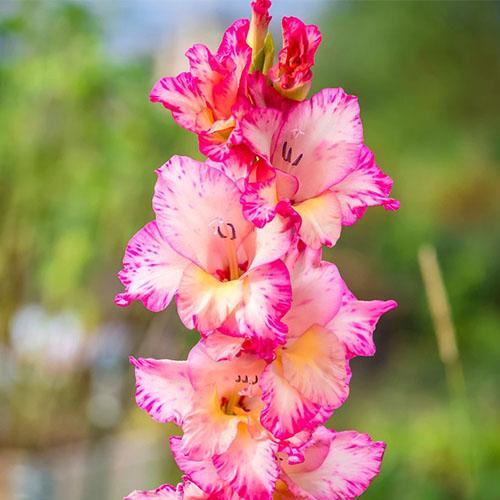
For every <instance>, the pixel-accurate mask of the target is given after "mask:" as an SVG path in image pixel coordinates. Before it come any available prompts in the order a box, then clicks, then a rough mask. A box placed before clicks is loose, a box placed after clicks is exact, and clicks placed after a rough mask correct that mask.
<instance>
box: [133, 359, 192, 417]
mask: <svg viewBox="0 0 500 500" xmlns="http://www.w3.org/2000/svg"><path fill="white" fill-rule="evenodd" d="M130 363H131V364H132V365H133V366H134V367H135V379H136V393H135V398H136V401H137V405H138V406H139V408H141V409H143V410H145V411H146V412H148V413H149V414H150V415H151V417H153V418H154V419H155V420H156V421H158V422H162V423H164V422H174V423H175V424H177V425H179V426H182V424H183V422H184V420H185V418H186V416H187V415H188V414H189V413H190V411H191V408H192V404H193V398H194V391H193V388H192V386H191V382H190V380H189V375H188V365H187V361H172V360H169V359H145V358H138V359H136V358H134V357H132V356H131V357H130Z"/></svg>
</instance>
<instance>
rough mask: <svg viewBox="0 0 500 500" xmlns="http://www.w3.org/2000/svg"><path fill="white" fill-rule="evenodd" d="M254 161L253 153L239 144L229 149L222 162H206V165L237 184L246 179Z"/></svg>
mask: <svg viewBox="0 0 500 500" xmlns="http://www.w3.org/2000/svg"><path fill="white" fill-rule="evenodd" d="M254 160H255V153H253V152H252V151H251V150H250V149H249V148H248V147H247V146H245V145H244V144H239V145H236V146H232V147H231V148H230V149H229V151H228V154H227V156H226V157H225V158H224V161H212V160H207V162H206V163H207V165H210V166H211V167H214V168H217V169H218V170H220V171H221V172H224V173H225V174H226V175H227V176H228V177H229V178H230V179H231V180H232V181H234V182H235V183H237V184H239V183H240V182H241V181H244V180H245V179H246V178H247V177H248V175H249V172H250V170H251V169H252V166H253V162H254Z"/></svg>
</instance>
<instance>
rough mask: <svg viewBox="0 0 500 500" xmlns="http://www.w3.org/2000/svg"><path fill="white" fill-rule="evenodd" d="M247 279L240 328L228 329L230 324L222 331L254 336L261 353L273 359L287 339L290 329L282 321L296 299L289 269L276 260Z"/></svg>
mask: <svg viewBox="0 0 500 500" xmlns="http://www.w3.org/2000/svg"><path fill="white" fill-rule="evenodd" d="M244 279H245V288H244V299H243V303H242V304H240V305H239V306H238V308H237V309H236V310H235V312H234V319H235V323H236V325H237V331H232V332H227V331H226V330H225V329H224V328H225V326H226V325H224V326H223V327H222V328H221V331H223V332H224V331H226V333H230V334H232V335H236V336H238V335H240V336H246V337H248V338H250V339H251V340H252V341H254V342H255V346H254V347H255V349H256V350H257V352H258V353H259V354H261V355H262V357H264V358H269V357H270V356H272V353H273V351H274V349H275V347H276V346H278V345H281V344H283V343H284V342H285V340H286V334H287V331H288V328H287V327H286V325H285V324H284V323H283V322H282V321H281V319H282V318H283V316H284V315H285V313H286V312H287V311H288V310H289V309H290V305H291V301H292V292H291V287H290V276H289V274H288V269H287V268H286V266H285V264H283V262H281V261H275V262H272V263H270V264H265V265H263V266H260V267H257V268H255V269H252V270H251V271H249V272H247V273H246V274H245V275H244Z"/></svg>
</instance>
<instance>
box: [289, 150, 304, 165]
mask: <svg viewBox="0 0 500 500" xmlns="http://www.w3.org/2000/svg"><path fill="white" fill-rule="evenodd" d="M303 156H304V155H303V153H300V155H299V156H297V158H295V161H294V162H293V163H292V166H293V167H296V166H297V165H298V164H299V163H300V160H302V157H303Z"/></svg>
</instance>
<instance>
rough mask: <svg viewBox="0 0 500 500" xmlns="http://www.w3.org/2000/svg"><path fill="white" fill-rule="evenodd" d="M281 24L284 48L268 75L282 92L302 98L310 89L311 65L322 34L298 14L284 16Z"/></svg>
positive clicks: (286, 95) (288, 95)
mask: <svg viewBox="0 0 500 500" xmlns="http://www.w3.org/2000/svg"><path fill="white" fill-rule="evenodd" d="M282 27H283V48H282V49H281V50H280V52H279V55H278V62H277V63H276V64H275V65H274V66H273V67H272V68H271V69H270V70H269V74H268V76H269V78H270V80H271V81H272V82H273V84H274V88H275V89H276V90H277V91H278V92H279V93H280V94H282V95H284V96H285V97H288V98H289V99H295V100H297V101H301V100H303V99H305V97H306V96H307V93H308V92H309V89H310V88H311V83H312V71H311V68H312V66H313V64H314V55H315V53H316V50H317V48H318V46H319V44H320V43H321V33H320V32H319V30H318V28H317V26H315V25H306V24H304V23H303V22H302V21H301V20H300V19H297V18H296V17H284V18H283V21H282Z"/></svg>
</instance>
